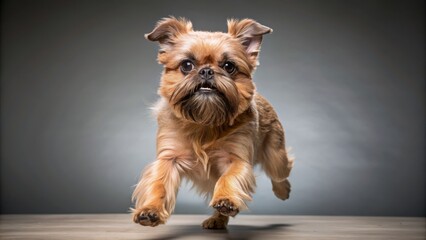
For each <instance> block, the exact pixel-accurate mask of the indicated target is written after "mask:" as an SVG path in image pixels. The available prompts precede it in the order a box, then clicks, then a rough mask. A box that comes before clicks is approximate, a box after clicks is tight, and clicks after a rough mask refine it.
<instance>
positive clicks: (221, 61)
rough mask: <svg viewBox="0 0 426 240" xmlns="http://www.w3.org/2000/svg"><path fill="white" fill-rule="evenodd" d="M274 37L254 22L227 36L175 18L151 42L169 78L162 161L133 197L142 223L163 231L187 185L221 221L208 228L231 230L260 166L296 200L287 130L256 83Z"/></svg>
mask: <svg viewBox="0 0 426 240" xmlns="http://www.w3.org/2000/svg"><path fill="white" fill-rule="evenodd" d="M270 32H272V29H271V28H269V27H266V26H263V25H261V24H259V23H257V22H256V21H254V20H251V19H243V20H234V19H232V20H228V32H227V33H222V32H203V31H194V30H193V29H192V24H191V22H190V21H188V20H185V19H183V18H180V19H176V18H173V17H170V18H164V19H162V20H161V21H159V22H158V23H157V25H156V26H155V28H154V30H153V31H152V32H151V33H148V34H146V35H145V37H146V38H147V39H148V40H150V41H154V42H158V43H159V45H160V50H159V53H158V62H159V63H160V64H162V65H164V70H163V73H162V77H161V83H160V87H159V90H158V93H159V95H160V96H161V98H160V100H159V101H158V102H157V104H156V105H155V107H154V111H155V113H156V117H157V120H158V132H157V157H156V160H155V161H154V162H153V163H151V164H150V165H148V167H147V168H146V169H145V170H144V172H143V174H142V177H141V180H140V181H139V183H138V184H137V186H136V188H135V190H134V193H133V201H135V207H134V209H132V212H133V220H134V221H135V222H136V223H139V224H141V225H144V226H157V225H158V224H164V223H165V222H166V220H167V219H168V218H169V216H170V214H171V213H172V212H173V209H174V207H175V202H176V195H177V192H178V189H179V185H180V182H181V181H182V179H183V178H186V179H188V180H190V181H192V182H193V185H194V187H195V188H196V189H197V190H198V192H199V193H200V194H203V195H205V196H206V198H207V199H210V198H211V201H210V206H211V207H213V208H214V213H213V215H212V216H211V217H210V218H208V219H206V220H205V221H204V222H203V223H202V227H203V228H208V229H223V228H226V226H227V224H228V220H229V216H231V217H234V216H235V215H236V214H238V212H239V211H240V210H244V209H245V208H247V205H246V201H250V200H251V194H252V193H253V192H254V189H255V186H256V182H255V177H254V174H253V166H254V165H255V164H260V166H261V167H262V169H263V170H264V171H265V173H266V174H267V175H268V177H269V178H270V179H271V182H272V191H273V192H274V193H275V195H276V196H277V197H278V198H280V199H282V200H285V199H287V198H288V197H289V192H290V183H289V181H288V179H287V178H288V176H289V174H290V170H291V169H292V166H293V160H292V158H290V157H289V156H288V155H287V151H286V148H285V140H284V130H283V127H282V126H281V123H280V121H279V120H278V117H277V114H276V113H275V111H274V109H273V108H272V106H271V105H270V104H269V103H268V101H266V99H265V98H263V97H262V96H261V95H260V94H258V93H257V92H256V90H255V85H254V83H253V81H252V74H253V71H254V70H255V68H256V66H257V65H258V55H259V50H260V44H261V42H262V37H263V35H264V34H267V33H270Z"/></svg>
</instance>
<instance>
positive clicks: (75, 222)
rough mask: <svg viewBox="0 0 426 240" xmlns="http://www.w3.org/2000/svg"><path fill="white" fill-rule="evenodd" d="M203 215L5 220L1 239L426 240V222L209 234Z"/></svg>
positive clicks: (327, 220) (255, 227) (299, 225)
mask: <svg viewBox="0 0 426 240" xmlns="http://www.w3.org/2000/svg"><path fill="white" fill-rule="evenodd" d="M205 218H207V216H203V215H173V216H172V217H171V218H170V220H169V221H168V222H167V224H166V225H161V226H158V227H155V228H152V227H142V226H139V225H137V224H135V223H133V222H132V221H131V217H130V214H91V215H0V239H156V240H160V239H168V240H172V239H229V240H231V239H263V240H270V239H285V240H293V239H304V240H307V239H316V240H322V239H327V240H333V239H345V240H348V239H386V240H392V239H402V240H410V239H422V240H424V239H426V218H406V217H403V218H401V217H328V216H266V215H239V216H237V217H236V218H234V219H231V220H230V225H229V226H228V229H227V230H205V229H202V228H201V222H202V221H203V220H204V219H205Z"/></svg>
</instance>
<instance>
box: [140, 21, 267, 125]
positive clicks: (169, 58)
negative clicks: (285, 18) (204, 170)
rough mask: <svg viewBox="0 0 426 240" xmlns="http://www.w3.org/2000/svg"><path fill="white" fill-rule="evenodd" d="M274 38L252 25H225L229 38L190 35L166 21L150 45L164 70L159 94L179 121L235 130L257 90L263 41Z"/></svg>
mask: <svg viewBox="0 0 426 240" xmlns="http://www.w3.org/2000/svg"><path fill="white" fill-rule="evenodd" d="M270 32H272V29H270V28H268V27H266V26H263V25H261V24H259V23H257V22H256V21H254V20H251V19H243V20H241V21H238V20H228V32H227V33H222V32H202V31H194V30H193V29H192V24H191V22H190V21H187V20H185V19H182V18H181V19H176V18H164V19H162V20H161V21H159V22H158V23H157V25H156V27H155V28H154V30H153V31H152V32H151V33H148V34H146V35H145V37H146V38H147V39H148V40H151V41H157V42H159V44H160V51H159V53H158V61H159V62H160V63H161V64H163V65H164V71H163V75H162V78H161V85H160V89H159V94H160V95H161V96H163V97H164V98H166V99H167V100H168V103H169V104H170V106H171V108H172V109H173V111H174V113H175V115H176V116H177V117H178V118H181V119H184V120H186V121H190V122H194V123H197V124H201V125H210V126H220V125H223V124H233V121H234V120H235V118H236V117H237V116H238V115H239V114H241V113H242V112H244V111H245V110H247V108H248V107H249V106H250V102H251V100H252V98H253V94H254V91H255V86H254V84H253V81H252V78H251V75H252V72H253V70H254V69H255V68H256V65H257V61H258V60H257V59H258V54H259V50H260V44H261V42H262V36H263V35H264V34H266V33H270Z"/></svg>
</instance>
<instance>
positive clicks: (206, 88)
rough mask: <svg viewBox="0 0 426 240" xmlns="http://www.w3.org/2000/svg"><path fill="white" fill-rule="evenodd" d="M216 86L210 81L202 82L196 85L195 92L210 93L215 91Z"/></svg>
mask: <svg viewBox="0 0 426 240" xmlns="http://www.w3.org/2000/svg"><path fill="white" fill-rule="evenodd" d="M216 90H217V88H216V87H215V86H214V84H212V83H211V82H203V83H201V84H200V85H198V86H197V88H196V89H195V92H199V93H212V92H215V91H216Z"/></svg>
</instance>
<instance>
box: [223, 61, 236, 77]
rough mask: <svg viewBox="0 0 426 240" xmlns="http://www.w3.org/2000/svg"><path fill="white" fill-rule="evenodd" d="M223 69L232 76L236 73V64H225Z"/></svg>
mask: <svg viewBox="0 0 426 240" xmlns="http://www.w3.org/2000/svg"><path fill="white" fill-rule="evenodd" d="M223 69H225V71H226V72H228V73H229V74H232V73H234V72H235V64H233V63H232V62H225V64H223Z"/></svg>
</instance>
